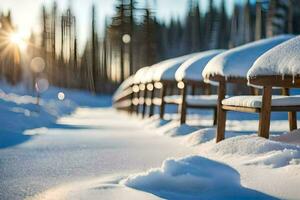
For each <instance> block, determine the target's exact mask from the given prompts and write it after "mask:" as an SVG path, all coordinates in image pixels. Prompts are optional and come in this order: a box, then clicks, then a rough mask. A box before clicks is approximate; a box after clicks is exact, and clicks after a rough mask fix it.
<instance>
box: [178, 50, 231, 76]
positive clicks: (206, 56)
mask: <svg viewBox="0 0 300 200" xmlns="http://www.w3.org/2000/svg"><path fill="white" fill-rule="evenodd" d="M224 51H225V50H221V49H218V50H210V51H204V52H201V53H199V54H197V55H195V56H193V57H192V58H190V59H188V60H187V61H185V62H184V63H183V64H182V65H181V66H180V67H179V68H178V69H177V71H176V73H175V78H176V80H177V81H183V80H192V81H201V80H202V76H201V73H202V71H203V69H204V67H205V66H206V64H207V63H208V61H210V60H211V59H212V58H213V57H215V56H216V55H218V54H220V53H222V52H224Z"/></svg>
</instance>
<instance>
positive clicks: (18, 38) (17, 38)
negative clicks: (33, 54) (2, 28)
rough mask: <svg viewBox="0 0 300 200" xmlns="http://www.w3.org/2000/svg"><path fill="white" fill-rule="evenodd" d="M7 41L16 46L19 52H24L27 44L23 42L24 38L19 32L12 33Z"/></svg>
mask: <svg viewBox="0 0 300 200" xmlns="http://www.w3.org/2000/svg"><path fill="white" fill-rule="evenodd" d="M9 40H10V42H11V43H12V44H14V45H17V46H18V47H19V48H20V50H25V49H26V48H27V43H26V42H25V38H24V36H23V35H22V34H21V33H19V32H13V33H11V34H10V36H9Z"/></svg>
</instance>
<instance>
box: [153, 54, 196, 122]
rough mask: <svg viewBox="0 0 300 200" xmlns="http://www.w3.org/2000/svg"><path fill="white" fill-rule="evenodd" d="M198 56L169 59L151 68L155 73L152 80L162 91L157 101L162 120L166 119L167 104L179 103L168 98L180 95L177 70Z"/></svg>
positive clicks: (190, 55)
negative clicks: (176, 76) (176, 75)
mask: <svg viewBox="0 0 300 200" xmlns="http://www.w3.org/2000/svg"><path fill="white" fill-rule="evenodd" d="M197 54H199V53H192V54H189V55H185V56H181V57H177V58H172V59H168V60H165V61H162V62H160V63H158V64H155V65H153V66H152V67H151V68H152V69H153V71H152V73H151V78H150V79H151V80H152V82H153V83H154V87H155V89H159V90H160V97H159V99H157V100H156V101H158V103H159V106H160V111H159V115H160V118H161V119H163V117H164V114H165V106H166V104H177V102H175V101H172V100H171V99H170V98H166V96H167V95H174V94H176V92H177V93H178V91H176V90H177V81H176V79H175V73H176V71H177V69H178V68H179V67H180V66H181V64H182V63H184V62H185V61H186V60H188V59H189V58H192V57H193V56H195V55H197ZM168 100H169V101H168ZM154 104H155V101H153V105H154ZM153 105H150V106H153Z"/></svg>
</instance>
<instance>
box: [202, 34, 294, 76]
mask: <svg viewBox="0 0 300 200" xmlns="http://www.w3.org/2000/svg"><path fill="white" fill-rule="evenodd" d="M292 37H293V36H292V35H281V36H276V37H272V38H268V39H262V40H258V41H255V42H251V43H248V44H245V45H242V46H239V47H236V48H233V49H230V50H228V51H226V52H224V53H221V54H219V55H217V56H215V57H214V58H213V59H211V60H210V61H209V62H208V64H207V65H206V67H205V68H204V70H203V72H202V76H203V78H204V79H205V81H206V82H210V81H209V80H208V77H210V76H214V75H221V76H224V77H242V78H246V77H247V72H248V70H249V69H250V67H251V66H252V65H253V63H254V62H255V60H256V59H257V58H258V57H259V56H261V55H262V54H263V53H265V52H266V51H268V50H269V49H271V48H273V47H275V46H276V45H278V44H280V43H282V42H285V41H287V40H289V39H291V38H292Z"/></svg>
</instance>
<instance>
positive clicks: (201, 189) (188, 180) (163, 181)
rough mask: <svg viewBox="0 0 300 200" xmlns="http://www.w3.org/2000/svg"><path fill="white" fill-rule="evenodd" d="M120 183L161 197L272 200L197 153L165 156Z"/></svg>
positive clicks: (223, 167) (231, 170) (220, 164)
mask: <svg viewBox="0 0 300 200" xmlns="http://www.w3.org/2000/svg"><path fill="white" fill-rule="evenodd" d="M121 183H122V184H124V185H126V186H129V187H132V188H135V189H139V190H144V191H147V192H150V193H153V194H155V195H157V196H159V197H162V198H165V199H174V200H177V199H178V200H179V199H274V198H273V197H271V196H268V195H265V194H263V193H260V192H257V191H254V190H251V189H247V188H244V187H242V186H241V184H240V177H239V173H238V172H237V171H236V170H234V169H233V168H231V167H229V166H228V165H225V164H222V163H219V162H216V161H213V160H209V159H207V158H204V157H200V156H190V157H186V158H181V159H168V160H166V161H164V163H163V164H162V167H161V168H155V169H151V170H149V171H147V172H145V173H141V174H137V175H131V176H129V177H128V178H127V179H125V180H123V181H122V182H121Z"/></svg>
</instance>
